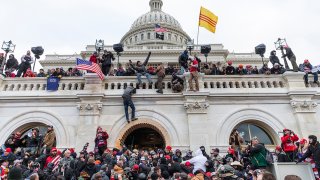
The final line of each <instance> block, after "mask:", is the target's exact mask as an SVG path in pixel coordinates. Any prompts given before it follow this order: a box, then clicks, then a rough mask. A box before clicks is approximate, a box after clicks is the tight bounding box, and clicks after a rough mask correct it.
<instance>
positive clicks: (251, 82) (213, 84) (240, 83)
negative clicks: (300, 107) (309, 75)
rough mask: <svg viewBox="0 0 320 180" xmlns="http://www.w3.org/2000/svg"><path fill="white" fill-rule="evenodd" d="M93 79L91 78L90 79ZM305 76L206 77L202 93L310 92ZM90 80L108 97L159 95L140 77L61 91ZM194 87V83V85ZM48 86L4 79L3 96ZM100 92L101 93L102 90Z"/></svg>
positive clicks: (72, 81)
mask: <svg viewBox="0 0 320 180" xmlns="http://www.w3.org/2000/svg"><path fill="white" fill-rule="evenodd" d="M89 76H90V77H89ZM302 76H303V74H301V73H285V74H283V75H268V76H267V75H246V76H239V75H233V76H232V75H230V76H224V75H219V76H213V75H212V76H211V75H210V76H204V75H202V74H201V75H200V77H199V85H200V91H204V92H210V93H215V92H217V93H220V92H226V93H229V92H238V93H241V92H246V93H248V92H252V93H256V92H267V91H268V92H288V91H289V90H294V89H306V87H305V85H304V82H303V79H302ZM189 77H190V75H189V74H186V75H185V77H184V78H185V87H184V88H185V91H187V90H188V89H189V87H190V85H189V83H188V79H189ZM88 78H89V79H90V78H91V79H92V78H93V79H96V82H98V83H95V84H96V85H98V86H97V87H98V89H100V86H101V92H104V93H105V94H108V93H110V94H118V93H122V92H123V89H125V88H126V87H127V86H129V85H130V86H133V87H135V88H137V89H138V91H140V92H142V91H143V92H144V93H147V94H149V93H155V90H156V89H157V85H156V83H155V82H156V81H157V77H156V76H152V81H153V84H149V83H148V82H147V79H146V78H145V77H142V82H143V83H142V85H141V86H138V83H137V79H136V76H120V77H106V78H105V80H104V81H100V80H99V79H98V77H97V76H96V75H95V74H87V75H86V76H84V77H63V78H62V79H61V80H60V82H59V89H58V91H72V92H76V91H86V90H88V89H86V86H87V82H89V81H88ZM193 83H194V82H193ZM46 86H47V79H46V78H1V79H0V92H15V91H45V90H46ZM163 87H164V92H165V93H171V92H172V91H171V76H166V78H165V79H164V81H163ZM99 91H100V90H99Z"/></svg>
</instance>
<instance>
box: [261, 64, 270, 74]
mask: <svg viewBox="0 0 320 180" xmlns="http://www.w3.org/2000/svg"><path fill="white" fill-rule="evenodd" d="M259 74H265V75H270V74H271V71H270V68H268V64H263V67H262V68H261V69H260V70H259Z"/></svg>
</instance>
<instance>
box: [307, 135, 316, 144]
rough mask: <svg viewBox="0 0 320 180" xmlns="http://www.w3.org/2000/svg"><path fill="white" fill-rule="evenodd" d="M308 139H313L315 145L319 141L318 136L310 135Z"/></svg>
mask: <svg viewBox="0 0 320 180" xmlns="http://www.w3.org/2000/svg"><path fill="white" fill-rule="evenodd" d="M308 138H309V139H312V140H313V143H315V142H316V141H317V136H315V135H310V136H309V137H308Z"/></svg>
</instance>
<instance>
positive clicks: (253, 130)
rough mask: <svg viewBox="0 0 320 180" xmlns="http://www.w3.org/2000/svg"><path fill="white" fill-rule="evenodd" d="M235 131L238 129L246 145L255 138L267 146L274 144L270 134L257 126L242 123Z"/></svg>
mask: <svg viewBox="0 0 320 180" xmlns="http://www.w3.org/2000/svg"><path fill="white" fill-rule="evenodd" d="M235 129H237V130H238V132H239V133H240V135H242V137H243V140H244V142H243V143H244V144H247V143H248V142H250V140H251V139H252V138H253V137H255V136H256V137H257V138H258V139H259V141H260V143H263V144H265V145H273V144H274V142H273V140H272V138H271V136H270V135H269V134H268V132H267V131H266V130H264V129H263V128H262V127H260V126H258V125H256V124H253V123H242V124H240V125H238V126H237V127H236V128H235Z"/></svg>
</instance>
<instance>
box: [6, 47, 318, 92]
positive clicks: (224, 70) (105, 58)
mask: <svg viewBox="0 0 320 180" xmlns="http://www.w3.org/2000/svg"><path fill="white" fill-rule="evenodd" d="M284 49H285V50H286V52H287V53H286V54H284V55H283V56H282V57H288V59H289V61H290V62H291V63H292V66H293V71H295V72H297V71H301V72H304V73H305V76H304V81H305V84H306V85H308V84H309V80H308V75H309V74H312V75H313V76H314V81H313V83H317V84H319V81H318V74H319V72H320V71H319V68H318V67H317V66H312V65H311V64H310V62H309V60H307V59H306V60H304V62H303V63H302V64H300V65H299V66H298V65H297V63H296V57H295V55H294V54H293V52H292V50H291V48H289V47H287V46H286V47H284ZM0 56H1V57H0V59H2V60H1V61H3V58H4V57H3V54H0ZM150 56H151V52H149V54H148V56H147V58H146V60H145V61H144V62H141V61H137V62H136V64H135V65H134V64H133V62H132V61H131V60H129V62H128V63H127V64H126V65H125V66H123V65H122V64H120V63H119V64H117V66H116V68H115V65H114V63H113V61H114V60H115V57H114V55H113V53H112V52H110V51H107V50H105V51H104V52H103V54H102V55H99V53H97V52H94V53H93V54H92V55H91V56H90V58H89V61H91V62H93V63H97V64H99V65H100V67H101V70H102V72H103V74H104V75H105V76H137V81H138V83H139V84H142V81H141V77H143V76H145V77H146V78H147V80H148V82H149V83H150V84H152V83H153V82H152V80H151V76H157V77H158V81H157V82H156V84H157V85H159V86H158V87H159V88H158V92H159V93H162V80H163V78H164V77H165V76H166V75H170V76H171V75H178V76H179V75H180V77H181V76H183V75H184V73H185V72H190V79H188V81H189V82H190V80H195V81H196V82H197V80H198V73H203V74H205V75H251V74H265V75H269V74H283V73H284V72H285V71H286V69H285V68H284V65H283V64H281V62H280V60H279V58H278V57H277V55H276V51H275V50H273V51H271V52H270V56H269V60H270V63H271V68H270V67H269V66H268V64H267V63H265V64H263V66H262V67H261V68H259V67H257V66H252V65H243V64H239V65H237V66H233V62H232V61H230V60H229V61H227V62H226V63H222V62H216V63H212V62H209V63H202V62H201V59H199V58H198V57H197V55H194V56H191V55H190V54H189V53H188V51H187V50H185V51H183V52H182V53H181V54H180V55H179V57H178V62H177V63H178V64H179V68H175V67H174V65H173V64H168V65H167V67H165V65H164V64H163V63H160V64H158V65H157V66H156V67H154V65H151V64H149V65H148V61H149V58H150ZM33 62H34V60H33V57H32V56H31V53H30V51H27V53H26V54H25V55H23V56H22V57H21V63H20V64H19V62H18V60H17V59H16V58H15V57H14V55H13V54H10V55H9V59H8V60H7V61H6V64H5V65H6V66H5V75H6V76H7V77H21V76H23V77H48V76H59V77H64V76H82V75H83V73H82V72H81V71H79V70H78V69H76V68H72V67H70V68H69V69H68V70H67V71H65V70H64V69H63V68H56V69H50V70H48V72H47V73H45V72H44V70H43V69H40V71H39V73H36V72H32V71H31V64H33ZM195 63H196V64H195ZM14 72H16V74H15V73H14ZM197 84H198V83H196V85H197ZM192 88H193V87H192ZM191 90H193V89H191ZM195 90H198V89H197V87H196V88H195Z"/></svg>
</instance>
